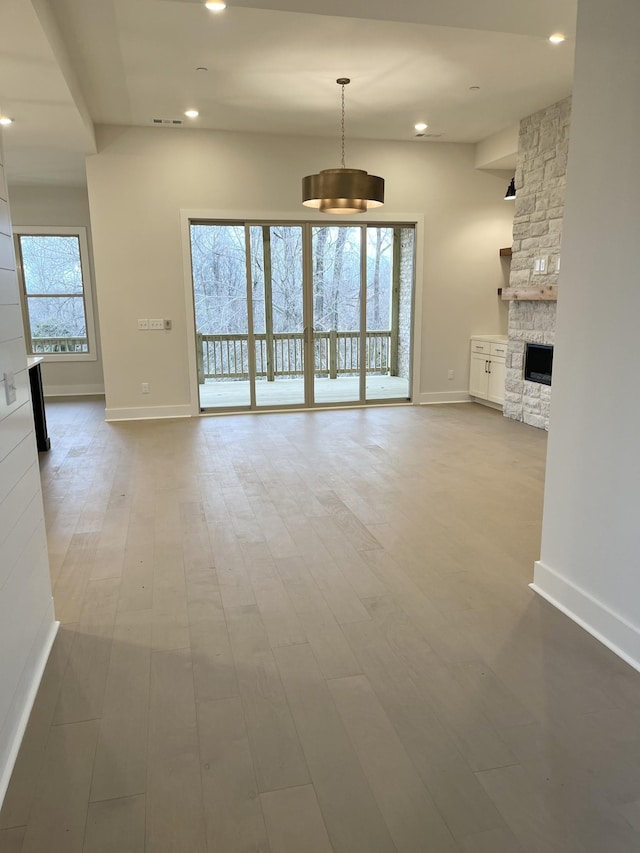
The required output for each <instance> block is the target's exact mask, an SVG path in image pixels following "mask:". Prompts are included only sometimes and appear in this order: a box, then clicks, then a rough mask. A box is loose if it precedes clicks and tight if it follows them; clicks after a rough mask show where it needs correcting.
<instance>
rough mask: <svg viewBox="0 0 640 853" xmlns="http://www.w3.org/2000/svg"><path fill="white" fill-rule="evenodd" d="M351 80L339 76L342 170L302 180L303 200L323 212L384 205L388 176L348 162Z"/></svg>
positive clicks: (354, 211) (352, 211) (342, 211)
mask: <svg viewBox="0 0 640 853" xmlns="http://www.w3.org/2000/svg"><path fill="white" fill-rule="evenodd" d="M350 82H351V80H349V78H348V77H339V78H338V79H337V80H336V83H337V84H338V86H342V124H341V127H342V161H341V166H340V168H339V169H323V170H322V171H321V172H319V173H318V174H317V175H307V177H306V178H303V179H302V203H303V204H304V205H305V206H306V207H315V208H317V209H319V210H320V212H321V213H365V212H366V211H367V210H368V209H369V208H371V207H381V206H382V205H383V204H384V178H379V177H378V176H377V175H369V174H368V173H367V172H365V171H364V170H363V169H347V168H346V167H345V165H344V87H345V86H347V85H348V84H349V83H350Z"/></svg>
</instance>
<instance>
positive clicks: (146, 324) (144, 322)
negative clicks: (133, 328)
mask: <svg viewBox="0 0 640 853" xmlns="http://www.w3.org/2000/svg"><path fill="white" fill-rule="evenodd" d="M148 328H149V321H148V320H138V329H139V331H141V332H144V331H145V329H148Z"/></svg>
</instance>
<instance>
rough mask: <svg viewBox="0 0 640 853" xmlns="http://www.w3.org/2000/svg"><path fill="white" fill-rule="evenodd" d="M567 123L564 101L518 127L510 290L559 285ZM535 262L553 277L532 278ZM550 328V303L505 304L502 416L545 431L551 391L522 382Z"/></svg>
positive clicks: (552, 331)
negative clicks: (533, 348) (543, 262)
mask: <svg viewBox="0 0 640 853" xmlns="http://www.w3.org/2000/svg"><path fill="white" fill-rule="evenodd" d="M570 119H571V99H570V98H566V99H565V100H564V101H560V102H559V103H557V104H553V106H551V107H547V109H544V110H541V111H540V112H537V113H534V114H533V115H532V116H529V117H528V118H526V119H523V121H522V122H521V123H520V138H519V142H518V166H517V169H516V190H517V196H516V201H515V211H514V221H513V254H512V257H511V274H510V278H509V286H510V287H526V286H528V285H529V286H532V287H533V286H536V285H557V284H558V277H559V276H558V274H557V273H556V272H555V270H556V261H557V260H558V258H559V257H560V246H561V241H562V219H563V214H564V192H565V182H566V173H567V154H568V150H569V125H570ZM535 258H547V263H548V269H550V270H553V272H552V273H550V274H547V275H539V274H534V272H533V264H534V260H535ZM555 327H556V303H555V302H544V301H527V300H525V301H517V300H513V301H512V302H510V304H509V329H508V332H509V345H508V350H507V364H506V368H507V371H506V382H505V400H504V414H505V417H508V418H513V419H514V420H518V421H524V423H527V424H531V425H532V426H536V427H540V428H542V429H548V427H549V404H550V400H551V388H550V387H549V386H547V385H540V384H538V383H536V382H525V380H524V353H525V345H526V343H527V342H531V343H540V344H553V343H554V339H555Z"/></svg>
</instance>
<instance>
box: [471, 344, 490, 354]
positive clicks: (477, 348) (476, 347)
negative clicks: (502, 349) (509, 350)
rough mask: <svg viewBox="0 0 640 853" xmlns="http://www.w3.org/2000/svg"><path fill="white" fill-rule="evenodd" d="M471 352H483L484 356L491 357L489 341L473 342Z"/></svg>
mask: <svg viewBox="0 0 640 853" xmlns="http://www.w3.org/2000/svg"><path fill="white" fill-rule="evenodd" d="M471 352H481V353H483V355H489V354H490V352H491V344H490V343H489V341H471Z"/></svg>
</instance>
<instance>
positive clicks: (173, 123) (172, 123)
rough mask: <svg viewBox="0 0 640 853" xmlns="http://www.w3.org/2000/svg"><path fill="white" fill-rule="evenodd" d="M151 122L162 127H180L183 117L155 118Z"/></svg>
mask: <svg viewBox="0 0 640 853" xmlns="http://www.w3.org/2000/svg"><path fill="white" fill-rule="evenodd" d="M151 124H153V125H157V126H160V125H161V126H162V127H180V125H181V124H182V119H181V118H154V119H151Z"/></svg>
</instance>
